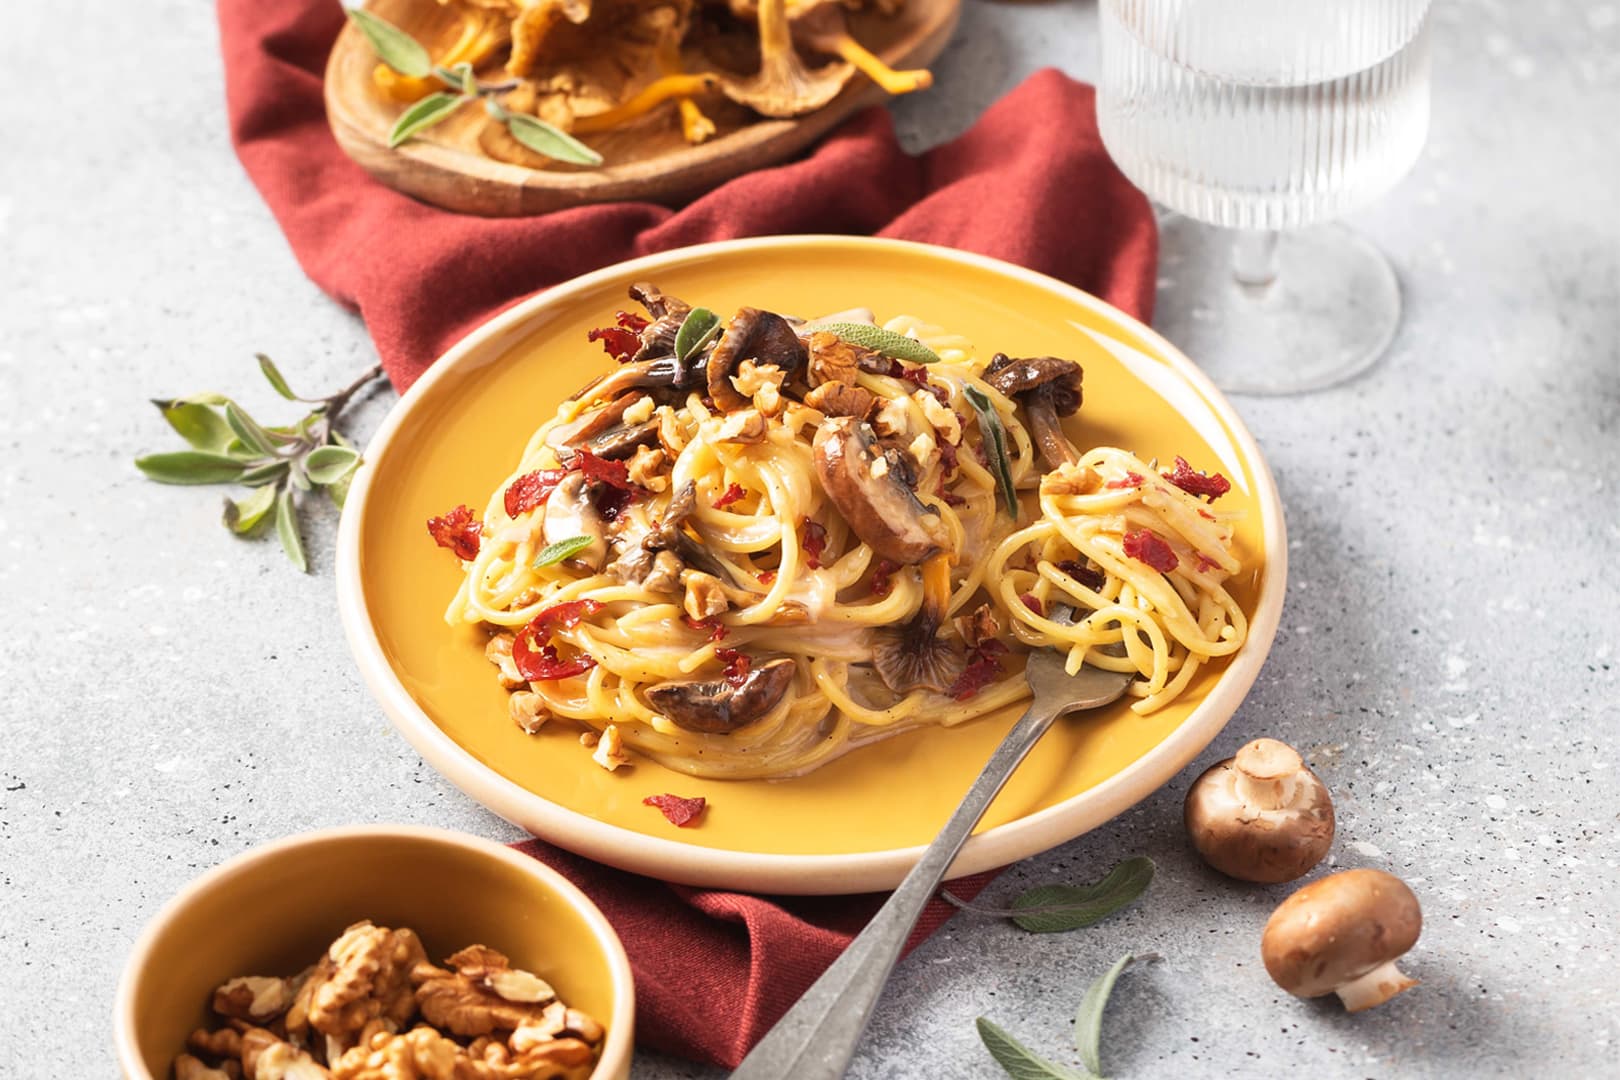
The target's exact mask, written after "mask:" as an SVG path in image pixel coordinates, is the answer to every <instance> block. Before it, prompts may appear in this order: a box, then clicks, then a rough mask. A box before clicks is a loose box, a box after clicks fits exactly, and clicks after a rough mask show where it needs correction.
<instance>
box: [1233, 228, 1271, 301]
mask: <svg viewBox="0 0 1620 1080" xmlns="http://www.w3.org/2000/svg"><path fill="white" fill-rule="evenodd" d="M1280 235H1281V234H1280V233H1278V232H1277V231H1276V230H1275V229H1268V230H1255V229H1242V230H1240V231H1239V232H1238V234H1237V240H1236V242H1234V243H1233V245H1232V276H1233V277H1235V278H1237V280H1238V283H1239V284H1240V285H1251V286H1256V287H1260V286H1265V285H1270V284H1271V283H1272V282H1273V281H1275V280H1277V239H1278V237H1279V236H1280Z"/></svg>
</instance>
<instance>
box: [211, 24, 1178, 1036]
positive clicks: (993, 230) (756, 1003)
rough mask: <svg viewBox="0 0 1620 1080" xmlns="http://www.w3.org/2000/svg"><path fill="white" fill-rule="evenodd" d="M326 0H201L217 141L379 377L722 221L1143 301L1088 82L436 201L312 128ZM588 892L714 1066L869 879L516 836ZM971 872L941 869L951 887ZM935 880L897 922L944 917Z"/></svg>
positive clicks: (1149, 253)
mask: <svg viewBox="0 0 1620 1080" xmlns="http://www.w3.org/2000/svg"><path fill="white" fill-rule="evenodd" d="M342 20H343V15H342V10H341V8H340V7H339V5H338V3H337V2H336V0H277V2H275V3H267V2H265V0H220V2H219V22H220V37H221V45H222V48H223V50H224V55H225V77H226V96H227V100H228V105H229V110H230V120H231V135H232V138H233V140H234V142H235V144H236V149H237V153H238V154H239V155H240V157H241V159H242V163H243V165H245V166H246V168H247V171H248V173H249V175H250V176H251V177H252V178H253V181H254V183H255V184H257V185H258V188H259V190H260V192H261V193H262V194H263V195H264V199H265V201H266V202H267V203H269V205H270V209H271V211H272V212H273V213H274V214H275V216H276V219H277V220H278V221H279V222H280V223H281V227H282V229H283V230H284V231H285V232H286V234H287V239H288V241H289V242H290V243H291V245H292V249H293V252H294V254H296V255H297V257H298V261H299V263H300V264H301V265H302V266H303V268H304V270H305V271H306V272H307V273H308V274H309V276H310V277H311V278H313V279H314V280H315V283H316V284H317V285H319V286H320V287H321V288H322V289H324V290H325V291H326V292H327V293H329V294H331V295H332V296H333V297H334V298H335V299H337V300H338V301H339V302H341V303H343V304H344V305H346V306H348V307H351V308H354V309H355V310H357V311H358V312H359V313H360V315H361V317H362V318H363V319H364V320H365V322H366V326H367V327H368V328H369V329H370V331H371V335H372V337H373V338H374V339H375V341H376V343H377V350H378V352H379V353H381V355H382V359H383V364H384V366H385V367H386V368H387V370H388V374H389V377H390V378H391V379H392V380H393V381H394V385H395V386H397V387H398V388H399V389H401V390H403V389H405V388H406V387H407V386H409V385H410V384H411V382H412V381H414V380H415V379H416V377H417V376H418V375H420V374H421V373H422V372H423V371H424V370H425V369H426V368H427V366H428V365H429V364H430V363H432V362H433V359H434V358H435V357H437V356H438V355H440V354H441V353H443V352H444V351H445V350H446V349H447V348H448V347H449V346H450V345H451V344H453V343H454V342H455V341H456V340H458V339H459V338H461V337H462V336H463V335H464V334H466V333H467V332H468V331H469V330H471V329H472V328H473V327H475V326H477V325H478V324H480V323H482V322H483V321H484V320H486V319H488V318H489V317H490V316H491V315H493V314H494V313H495V312H497V311H499V310H501V309H502V308H504V307H507V306H509V305H510V304H513V303H515V302H516V301H518V300H520V299H522V298H524V297H525V296H528V295H530V294H532V293H534V292H536V291H537V290H540V289H544V288H546V287H547V286H550V285H553V284H556V283H558V282H561V281H564V280H566V279H568V278H570V277H573V276H575V275H578V274H581V273H584V272H586V271H589V270H594V269H597V268H599V267H602V266H606V265H608V264H610V263H614V262H618V261H621V260H624V259H628V258H632V257H634V256H637V255H645V254H648V253H650V252H655V251H662V250H666V249H669V248H675V247H681V246H684V245H688V244H695V243H701V242H703V241H708V240H720V239H725V238H727V237H735V236H754V235H763V234H772V233H797V232H816V233H853V234H875V235H879V236H894V237H901V238H904V239H910V240H922V241H928V242H931V243H935V244H944V245H948V246H951V247H957V248H962V249H964V250H968V251H976V252H981V253H983V254H986V255H993V256H996V257H998V258H1002V259H1006V260H1008V261H1010V262H1014V263H1018V264H1021V265H1023V266H1027V267H1030V268H1032V269H1035V270H1040V271H1043V272H1045V273H1047V274H1051V275H1052V276H1054V277H1058V278H1062V279H1063V280H1065V281H1069V282H1072V283H1074V284H1076V285H1079V286H1080V287H1081V288H1084V289H1086V290H1088V291H1090V292H1092V293H1094V294H1096V295H1098V296H1101V297H1103V298H1104V299H1106V300H1108V301H1110V302H1111V303H1113V304H1115V305H1116V306H1118V307H1120V308H1123V309H1124V310H1126V311H1128V312H1131V313H1133V314H1135V315H1137V316H1139V317H1142V318H1146V317H1147V316H1148V314H1149V311H1150V307H1151V304H1152V299H1153V288H1154V262H1155V258H1156V244H1157V235H1156V233H1155V230H1154V224H1153V215H1152V213H1151V211H1150V209H1149V207H1148V204H1147V201H1146V200H1145V199H1144V198H1143V197H1142V196H1141V195H1140V194H1139V193H1138V192H1137V191H1136V190H1135V189H1134V188H1133V187H1131V185H1130V184H1129V182H1127V181H1126V180H1125V179H1124V177H1123V176H1121V175H1120V173H1119V172H1118V171H1117V170H1116V169H1115V168H1114V167H1113V165H1112V163H1111V162H1110V161H1109V159H1108V157H1107V155H1106V153H1105V152H1104V150H1103V146H1102V142H1101V140H1100V139H1099V137H1098V134H1097V128H1096V120H1095V116H1096V112H1095V107H1094V101H1093V92H1092V90H1091V88H1090V87H1087V86H1083V85H1081V84H1079V83H1075V82H1073V81H1071V80H1069V79H1067V78H1065V77H1064V76H1063V75H1061V74H1059V73H1057V72H1055V71H1042V72H1038V73H1036V74H1035V75H1033V76H1031V77H1030V78H1029V79H1028V80H1027V81H1026V82H1025V83H1024V84H1023V85H1022V86H1020V87H1018V88H1017V89H1016V90H1014V91H1013V92H1012V93H1010V94H1008V95H1007V96H1006V97H1005V98H1003V99H1002V100H1001V101H1000V102H998V103H997V104H996V105H994V106H993V107H992V108H991V109H990V110H989V111H988V112H987V113H986V114H985V115H984V117H983V118H982V119H981V120H980V121H979V123H978V124H977V125H975V126H974V128H973V129H972V130H971V131H969V132H968V133H967V134H966V135H964V136H962V137H961V138H959V139H957V140H956V141H954V142H951V143H948V144H946V145H944V146H940V147H938V148H937V149H934V150H931V151H929V152H928V153H926V154H923V155H921V156H919V157H911V156H909V155H907V154H906V153H904V152H903V151H902V150H901V149H900V147H899V145H898V143H897V142H896V141H895V137H894V131H893V127H892V125H891V123H890V120H889V114H888V112H887V111H885V110H883V109H870V110H868V111H866V112H864V113H862V114H860V115H859V116H856V117H854V118H852V119H851V120H850V121H849V122H848V123H846V124H845V125H844V126H843V127H842V128H841V129H839V130H838V131H837V132H836V133H834V134H833V135H831V136H830V137H828V138H827V139H826V140H825V141H824V142H823V143H822V144H821V145H820V146H819V147H818V148H817V149H816V150H814V151H813V152H812V153H811V154H810V155H809V156H808V157H806V158H805V159H803V160H800V161H796V162H793V163H791V164H788V165H783V166H781V167H778V168H774V169H763V170H759V171H757V172H753V173H750V174H748V175H746V176H741V177H738V178H737V179H735V180H733V181H731V182H730V183H727V184H726V185H724V186H723V187H721V188H719V189H717V190H715V191H713V192H711V193H709V194H708V195H706V196H704V197H702V198H700V199H698V200H696V201H694V202H693V203H691V204H690V205H688V206H685V207H683V208H681V209H678V210H672V209H669V208H667V207H662V206H655V205H651V204H647V203H619V204H613V205H604V206H590V207H581V208H578V209H573V210H566V211H560V212H558V213H554V214H549V215H547V216H545V217H537V218H522V219H486V218H476V217H467V216H461V215H457V214H452V213H448V212H446V211H443V210H439V209H437V208H435V207H431V206H427V205H425V204H422V203H419V202H416V201H415V200H413V199H411V198H408V197H407V196H404V195H400V194H397V193H396V192H394V191H391V190H389V189H388V188H386V187H383V186H382V185H380V184H378V183H376V182H374V181H373V180H371V179H370V178H369V177H368V176H367V175H366V174H365V173H364V172H363V171H362V170H361V169H360V168H359V167H358V166H356V165H355V164H353V163H352V162H351V161H349V159H348V158H347V157H345V156H344V154H343V153H342V151H341V150H339V149H338V146H337V144H336V143H335V142H334V141H333V139H332V136H331V134H330V133H329V131H328V130H327V126H326V117H325V113H324V110H323V108H322V104H321V73H322V71H323V69H324V67H325V63H326V56H327V52H328V51H329V50H330V48H331V45H332V42H333V40H334V39H335V38H336V36H337V32H338V29H339V27H340V26H341V25H342ZM521 848H522V850H524V851H526V852H528V853H529V854H531V855H533V856H535V857H536V858H538V859H541V860H543V861H545V862H547V863H549V864H550V865H552V866H554V867H556V868H558V869H559V870H560V871H562V872H563V873H564V874H566V875H567V876H568V877H569V878H570V879H571V880H573V881H574V882H575V883H576V884H578V885H579V886H580V887H581V888H582V889H584V891H585V892H586V893H587V894H588V895H590V897H591V898H592V899H593V900H595V901H596V903H597V904H598V905H599V906H600V907H601V908H602V910H603V911H604V912H605V913H606V914H607V917H608V918H609V920H611V921H612V923H613V925H614V927H615V928H616V929H617V930H618V932H619V936H620V937H621V938H622V939H623V941H624V944H625V949H626V951H627V952H628V953H629V954H630V960H631V965H632V966H633V967H634V969H635V975H636V1003H637V1010H638V1021H639V1023H638V1031H637V1034H638V1037H639V1039H640V1041H641V1043H642V1044H643V1045H646V1046H649V1047H653V1048H656V1049H660V1050H666V1051H670V1052H673V1053H677V1054H681V1055H684V1056H687V1057H692V1058H696V1059H699V1060H703V1061H710V1062H718V1063H723V1064H726V1065H734V1064H735V1063H736V1062H737V1061H738V1060H740V1059H741V1058H742V1056H743V1055H744V1054H745V1053H746V1052H747V1050H748V1048H749V1047H750V1046H752V1045H753V1043H754V1042H755V1041H756V1040H757V1039H758V1038H759V1036H760V1035H762V1034H763V1033H764V1032H765V1031H766V1030H767V1029H768V1028H769V1027H770V1025H771V1024H772V1023H774V1022H775V1021H776V1019H777V1017H779V1016H780V1015H781V1014H782V1012H783V1011H785V1010H786V1009H787V1007H788V1006H789V1005H791V1004H792V1002H793V1001H794V1000H795V999H796V998H797V997H798V995H799V994H800V993H801V992H802V991H803V990H804V989H805V988H806V987H808V986H809V984H810V983H811V982H813V981H814V979H815V978H816V976H817V975H819V974H820V972H821V971H822V970H824V969H825V967H826V966H827V965H828V964H829V963H831V962H832V960H833V959H834V958H835V957H836V956H837V955H838V953H839V952H840V951H841V950H842V949H843V948H844V946H845V945H846V944H848V942H849V941H850V939H851V938H852V937H853V935H854V934H855V933H857V932H858V931H859V929H860V927H861V926H862V925H864V923H865V922H866V920H867V919H868V918H869V917H870V916H871V914H872V912H873V911H875V910H876V908H877V906H878V904H880V903H881V901H882V899H883V898H882V897H880V896H859V897H839V898H804V897H798V898H770V897H758V896H748V895H745V894H741V893H728V892H720V891H714V890H702V889H690V888H683V887H678V886H670V885H666V884H663V883H659V882H653V881H649V880H647V879H645V878H638V877H636V876H634V875H631V874H626V873H622V872H620V871H616V870H611V869H608V868H606V867H603V866H599V865H597V864H595V863H592V862H590V861H588V860H585V859H580V858H577V857H575V856H572V855H569V854H567V853H565V852H563V851H560V850H558V849H557V848H554V847H551V846H550V845H548V844H544V843H541V842H540V841H530V842H528V843H526V844H523V845H521ZM988 880H989V875H981V876H980V877H978V878H976V879H971V880H968V881H964V882H959V883H958V884H957V885H956V886H955V890H956V891H957V892H958V893H960V894H962V895H966V896H972V895H974V894H975V893H977V892H978V890H979V889H980V888H982V887H983V885H984V884H985V883H986V882H987V881H988ZM949 914H950V909H949V908H948V907H947V906H946V905H944V904H943V903H940V902H939V901H936V902H935V903H934V905H933V907H932V908H931V909H930V910H929V912H928V913H927V914H926V915H925V916H924V918H923V920H922V922H921V924H920V925H919V927H918V930H917V933H916V934H915V935H913V939H912V940H913V943H915V942H917V941H920V940H921V939H922V938H923V937H925V936H927V935H928V934H929V933H930V932H932V931H933V930H934V929H935V928H937V927H938V926H939V925H940V924H941V923H943V922H944V921H945V919H946V918H948V917H949Z"/></svg>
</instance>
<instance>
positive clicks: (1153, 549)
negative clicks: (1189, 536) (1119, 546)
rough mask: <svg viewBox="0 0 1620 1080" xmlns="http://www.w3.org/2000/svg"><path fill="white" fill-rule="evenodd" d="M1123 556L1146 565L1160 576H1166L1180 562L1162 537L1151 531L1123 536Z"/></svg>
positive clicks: (1134, 532) (1140, 530)
mask: <svg viewBox="0 0 1620 1080" xmlns="http://www.w3.org/2000/svg"><path fill="white" fill-rule="evenodd" d="M1125 554H1127V555H1129V556H1130V557H1131V558H1133V559H1135V560H1137V561H1138V562H1144V563H1147V564H1148V565H1149V566H1151V567H1153V569H1155V570H1157V571H1159V573H1161V574H1168V573H1169V572H1170V571H1172V570H1174V569H1175V568H1176V567H1177V566H1179V565H1181V560H1179V559H1177V558H1176V553H1175V552H1174V551H1173V550H1171V548H1170V545H1169V544H1168V543H1166V542H1165V539H1164V537H1162V536H1160V535H1159V534H1158V533H1156V532H1154V531H1153V530H1151V529H1136V530H1133V531H1132V532H1128V533H1126V534H1125Z"/></svg>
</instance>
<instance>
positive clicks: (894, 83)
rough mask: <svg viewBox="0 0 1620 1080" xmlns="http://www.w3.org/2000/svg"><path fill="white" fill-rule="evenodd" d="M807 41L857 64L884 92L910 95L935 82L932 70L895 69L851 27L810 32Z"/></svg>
mask: <svg viewBox="0 0 1620 1080" xmlns="http://www.w3.org/2000/svg"><path fill="white" fill-rule="evenodd" d="M805 43H806V44H808V45H809V46H811V47H812V48H814V49H818V50H820V51H822V52H830V53H833V54H835V55H837V56H839V57H841V58H843V59H844V60H847V61H849V62H850V63H851V64H854V65H855V69H856V70H857V71H860V72H861V73H863V74H864V75H865V76H866V77H867V78H869V79H871V80H872V81H873V82H875V83H877V84H878V85H879V86H881V87H882V88H883V91H884V92H885V93H888V94H894V95H896V96H898V95H900V94H909V93H912V92H913V91H915V90H926V89H928V88H929V87H930V86H933V85H934V75H933V73H932V72H930V71H927V70H924V69H921V68H918V69H913V70H910V71H896V70H895V69H894V68H892V67H890V66H889V65H888V64H885V63H884V62H883V60H882V58H880V57H878V56H877V55H875V54H874V53H872V52H871V50H869V49H867V48H866V47H865V46H864V45H862V44H861V43H860V42H858V41H856V40H855V39H854V38H853V37H851V36H850V34H849V31H848V30H842V29H840V30H838V31H836V32H833V33H818V34H810V35H807V36H806V37H805Z"/></svg>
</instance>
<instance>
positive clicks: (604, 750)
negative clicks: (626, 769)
mask: <svg viewBox="0 0 1620 1080" xmlns="http://www.w3.org/2000/svg"><path fill="white" fill-rule="evenodd" d="M591 760H592V761H594V762H596V763H597V764H598V765H600V766H602V768H604V769H606V770H607V771H608V772H613V771H614V770H615V769H617V768H618V767H619V766H620V765H628V764H630V756H629V755H628V754H626V753H625V752H624V738H623V736H621V735H620V734H619V729H618V728H617V727H615V726H614V725H612V724H609V725H608V726H607V727H605V728H603V729H602V738H601V739H600V741H598V742H597V744H596V752H595V753H594V754H592V755H591Z"/></svg>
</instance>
